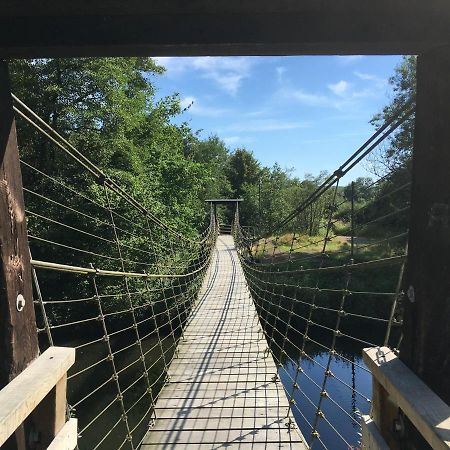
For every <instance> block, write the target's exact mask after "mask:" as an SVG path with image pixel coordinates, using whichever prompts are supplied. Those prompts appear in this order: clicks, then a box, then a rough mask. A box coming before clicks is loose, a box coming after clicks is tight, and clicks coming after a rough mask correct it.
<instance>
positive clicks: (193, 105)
mask: <svg viewBox="0 0 450 450" xmlns="http://www.w3.org/2000/svg"><path fill="white" fill-rule="evenodd" d="M180 106H181V109H187V111H188V112H189V113H190V114H193V115H196V116H209V117H218V116H222V115H224V114H226V113H228V112H229V110H227V109H225V108H215V107H213V106H207V105H203V104H201V103H200V102H199V100H198V99H197V98H196V97H192V96H187V97H183V98H182V99H181V100H180Z"/></svg>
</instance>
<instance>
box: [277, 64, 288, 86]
mask: <svg viewBox="0 0 450 450" xmlns="http://www.w3.org/2000/svg"><path fill="white" fill-rule="evenodd" d="M286 71H287V69H286V67H284V66H278V67H276V68H275V72H276V73H277V80H278V82H279V83H282V82H283V75H284V74H285V73H286Z"/></svg>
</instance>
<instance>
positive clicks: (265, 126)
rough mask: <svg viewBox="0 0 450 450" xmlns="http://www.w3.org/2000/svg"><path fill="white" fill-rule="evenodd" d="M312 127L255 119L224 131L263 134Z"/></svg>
mask: <svg viewBox="0 0 450 450" xmlns="http://www.w3.org/2000/svg"><path fill="white" fill-rule="evenodd" d="M310 126H311V125H310V124H309V123H307V122H288V121H285V120H280V119H255V120H249V121H246V122H245V121H243V122H237V123H234V124H231V125H228V126H227V127H225V128H224V130H225V131H236V132H262V131H281V130H294V129H298V128H309V127H310Z"/></svg>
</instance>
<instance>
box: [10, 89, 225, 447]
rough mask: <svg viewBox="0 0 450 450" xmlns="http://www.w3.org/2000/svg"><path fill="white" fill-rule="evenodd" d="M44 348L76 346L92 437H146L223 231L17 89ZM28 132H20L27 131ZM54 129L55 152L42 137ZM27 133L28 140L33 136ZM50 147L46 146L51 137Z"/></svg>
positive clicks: (80, 400)
mask: <svg viewBox="0 0 450 450" xmlns="http://www.w3.org/2000/svg"><path fill="white" fill-rule="evenodd" d="M14 110H15V113H16V116H17V117H18V118H19V120H20V123H19V127H21V129H23V130H25V131H26V132H27V133H28V139H27V140H26V142H24V143H23V145H21V149H22V151H21V164H22V174H23V183H24V195H25V204H26V214H27V218H28V232H29V242H30V251H31V255H32V271H33V280H34V295H35V305H36V311H37V323H38V333H39V340H40V347H41V350H44V349H45V348H46V347H48V346H50V345H59V346H70V347H74V348H75V349H76V363H75V365H74V366H73V367H72V369H71V370H70V372H69V373H68V411H67V413H68V415H74V416H76V417H77V418H78V424H79V439H78V447H79V448H80V449H99V448H102V449H108V450H109V449H121V448H131V449H135V448H138V447H139V445H140V442H141V441H142V439H143V437H144V435H145V433H146V431H147V430H148V428H149V426H151V424H152V421H153V420H154V419H155V408H154V406H155V402H156V401H157V399H158V395H159V393H160V390H161V388H162V387H163V386H164V384H165V383H166V382H167V381H168V367H169V365H170V363H171V361H172V359H173V358H174V356H175V355H176V348H177V344H178V341H179V339H180V337H181V336H182V334H183V329H184V326H185V324H186V321H187V318H188V316H189V314H190V311H191V310H192V308H193V306H194V305H195V302H196V299H197V294H198V291H199V289H200V286H201V283H202V281H203V277H204V274H205V271H206V269H207V267H208V264H209V260H210V257H211V250H212V248H213V247H214V244H215V239H216V235H217V225H216V221H215V217H214V215H213V211H212V210H211V215H210V220H209V225H208V226H207V228H206V229H205V231H204V233H203V234H201V235H200V236H196V235H195V234H194V233H192V234H193V235H191V236H188V235H187V233H185V232H179V231H178V230H177V229H175V228H174V227H171V226H168V225H166V224H165V223H164V222H163V221H162V220H160V219H159V218H158V215H156V214H153V213H152V212H151V211H150V210H149V209H148V207H147V206H146V205H145V203H144V202H139V201H138V200H137V199H136V198H135V197H134V196H131V195H129V194H128V193H127V191H126V190H125V189H123V188H122V187H121V186H120V185H119V183H118V182H117V181H115V180H114V177H112V176H108V174H107V173H105V172H104V171H102V170H101V169H100V168H99V167H98V166H97V165H96V164H94V163H93V162H92V161H91V160H90V159H88V158H87V157H86V156H84V155H83V154H82V153H81V152H80V151H79V150H77V148H75V147H74V146H73V145H72V144H71V143H70V142H69V141H68V140H67V139H65V138H64V137H63V136H61V135H60V134H59V133H58V132H57V131H56V130H55V129H53V128H52V127H50V126H49V125H48V124H47V123H46V122H45V121H44V120H42V119H41V118H40V117H39V116H38V115H37V114H35V113H34V112H33V111H32V110H31V109H30V108H29V107H28V106H26V105H25V103H23V102H22V101H21V100H20V99H18V98H17V97H15V96H14ZM19 139H20V134H19ZM42 141H45V147H44V148H45V149H46V153H47V154H51V158H45V157H44V155H42V154H37V152H36V151H35V149H34V146H33V144H34V143H36V142H42ZM21 144H22V143H21ZM40 148H42V146H40Z"/></svg>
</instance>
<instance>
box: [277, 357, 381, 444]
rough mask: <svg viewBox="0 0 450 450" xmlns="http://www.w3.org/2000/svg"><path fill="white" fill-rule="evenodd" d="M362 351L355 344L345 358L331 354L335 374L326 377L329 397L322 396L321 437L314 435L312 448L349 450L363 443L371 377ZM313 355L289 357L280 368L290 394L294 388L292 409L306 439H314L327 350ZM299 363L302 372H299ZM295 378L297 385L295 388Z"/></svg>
mask: <svg viewBox="0 0 450 450" xmlns="http://www.w3.org/2000/svg"><path fill="white" fill-rule="evenodd" d="M360 355H361V352H360V351H359V349H357V348H355V353H354V354H353V355H352V354H348V353H347V354H346V359H342V358H338V357H333V358H332V362H331V365H330V370H331V372H332V373H333V375H334V376H332V377H327V381H326V385H325V390H326V392H327V394H328V396H329V397H328V398H323V400H322V404H321V408H320V409H321V410H322V411H323V413H324V416H325V418H326V419H324V418H320V419H318V422H317V431H318V433H319V435H320V439H314V441H313V443H312V447H313V448H317V449H319V448H329V449H333V450H334V449H336V450H341V449H346V450H347V449H349V448H355V449H356V448H359V447H360V426H359V421H360V415H361V414H367V413H368V412H369V409H370V402H369V399H370V398H371V396H372V377H371V375H370V373H369V372H368V370H367V368H366V366H365V364H364V362H363V361H362V358H361V356H360ZM347 358H348V359H347ZM313 359H314V361H311V360H309V359H303V360H301V361H300V360H299V359H297V360H294V361H293V360H291V359H289V358H288V359H287V360H286V362H285V363H284V365H283V368H281V369H280V370H279V375H280V378H281V381H282V382H283V385H284V387H285V390H286V391H287V394H288V396H289V395H291V393H292V391H294V395H293V398H294V400H295V405H296V406H294V407H293V408H292V412H293V415H294V417H295V420H296V422H297V424H298V426H299V429H300V431H301V432H302V434H303V435H304V437H305V439H306V441H307V442H311V425H313V424H314V420H315V418H316V410H317V404H318V402H319V400H320V392H321V387H322V384H323V381H324V369H323V367H326V366H327V362H328V353H327V352H319V353H316V354H315V355H314V357H313ZM299 364H300V365H301V368H302V369H303V370H304V372H303V373H297V367H298V365H299ZM296 377H297V378H296ZM293 380H295V382H296V383H297V384H298V389H294V390H293V389H292V386H293ZM333 428H334V429H333Z"/></svg>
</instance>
